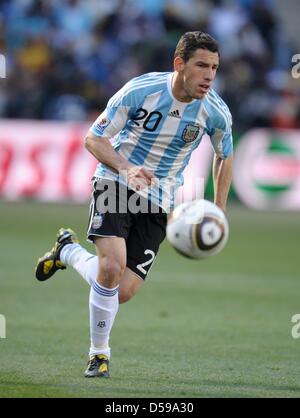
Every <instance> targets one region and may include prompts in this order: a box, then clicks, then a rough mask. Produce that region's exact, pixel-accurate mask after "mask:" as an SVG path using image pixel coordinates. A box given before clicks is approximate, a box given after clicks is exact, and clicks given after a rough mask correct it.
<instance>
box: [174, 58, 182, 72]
mask: <svg viewBox="0 0 300 418" xmlns="http://www.w3.org/2000/svg"><path fill="white" fill-rule="evenodd" d="M173 64H174V70H175V71H178V72H181V71H183V69H184V61H183V59H182V58H180V57H175V58H174V63H173Z"/></svg>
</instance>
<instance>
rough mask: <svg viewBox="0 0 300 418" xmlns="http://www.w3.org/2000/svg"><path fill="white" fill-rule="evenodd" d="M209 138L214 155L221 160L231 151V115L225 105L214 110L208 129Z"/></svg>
mask: <svg viewBox="0 0 300 418" xmlns="http://www.w3.org/2000/svg"><path fill="white" fill-rule="evenodd" d="M209 135H210V140H211V144H212V146H213V149H214V151H215V153H216V155H217V156H218V157H220V158H222V159H223V160H225V159H226V158H228V157H229V155H230V154H232V152H233V138H232V116H231V113H230V111H229V109H228V107H227V106H226V107H225V106H220V107H219V108H218V111H215V112H214V116H213V118H212V126H211V129H210V133H209Z"/></svg>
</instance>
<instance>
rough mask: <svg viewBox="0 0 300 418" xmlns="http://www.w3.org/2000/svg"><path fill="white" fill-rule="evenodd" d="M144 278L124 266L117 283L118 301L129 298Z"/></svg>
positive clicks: (121, 301) (122, 301)
mask: <svg viewBox="0 0 300 418" xmlns="http://www.w3.org/2000/svg"><path fill="white" fill-rule="evenodd" d="M143 283H144V280H143V279H141V278H140V277H139V276H137V275H136V274H135V273H134V272H133V271H132V270H131V269H130V268H129V267H126V269H125V272H124V274H123V276H122V279H121V281H120V285H119V302H120V303H124V302H127V301H128V300H130V299H131V298H132V297H133V296H134V295H135V294H136V293H137V292H138V290H139V289H140V287H141V286H142V284H143Z"/></svg>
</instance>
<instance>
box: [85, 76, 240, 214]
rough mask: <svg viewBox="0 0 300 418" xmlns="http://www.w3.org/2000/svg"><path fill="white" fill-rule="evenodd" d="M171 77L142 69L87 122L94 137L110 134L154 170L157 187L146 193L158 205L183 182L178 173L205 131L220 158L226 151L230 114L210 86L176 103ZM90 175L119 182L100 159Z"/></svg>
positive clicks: (131, 157) (127, 155) (121, 148)
mask: <svg viewBox="0 0 300 418" xmlns="http://www.w3.org/2000/svg"><path fill="white" fill-rule="evenodd" d="M172 76H173V73H170V72H169V73H148V74H144V75H142V76H140V77H136V78H133V79H132V80H130V81H129V82H128V83H126V84H125V85H124V87H123V88H121V90H119V91H118V92H117V93H116V94H115V95H114V96H113V97H112V98H111V99H110V100H109V102H108V104H107V107H106V109H105V111H104V112H103V113H102V114H101V115H100V116H99V117H98V118H97V120H96V121H95V122H94V124H93V125H92V127H91V131H92V132H93V134H95V135H96V136H98V137H100V138H101V137H108V138H112V137H113V138H114V142H113V146H114V148H115V150H116V151H117V152H118V153H119V154H120V155H121V156H123V157H124V158H126V159H127V160H128V161H130V162H131V163H133V164H136V165H139V166H144V167H145V168H147V169H148V170H150V171H151V172H152V173H154V175H155V176H156V177H157V178H158V179H159V180H160V182H159V190H156V191H153V190H152V191H151V194H150V195H147V197H148V198H150V200H151V201H153V203H155V204H158V205H159V206H162V207H166V206H168V205H169V204H171V206H172V204H173V202H174V199H175V193H176V190H177V188H178V187H179V186H180V185H182V184H183V176H182V172H183V170H184V168H185V167H186V165H187V164H188V162H189V159H190V156H191V153H192V152H193V150H195V149H196V148H197V147H198V145H199V143H200V141H201V139H202V137H203V135H204V134H205V133H206V134H208V135H209V136H210V139H211V144H212V146H213V148H214V151H215V153H216V154H217V155H218V156H220V157H221V158H222V159H225V158H227V157H228V156H229V155H230V154H231V153H232V132H231V125H232V119H231V114H230V111H229V109H228V107H227V106H226V104H225V103H224V101H223V100H222V99H221V98H220V97H219V95H218V94H217V93H216V92H215V91H214V90H212V89H211V90H210V91H209V92H208V93H207V94H206V96H205V97H204V98H203V99H200V100H193V101H192V102H190V103H183V102H180V101H178V100H177V99H176V98H175V97H174V96H173V94H172V87H171V83H172ZM100 140H101V139H100ZM95 176H96V177H101V178H107V179H111V180H117V181H120V182H124V180H123V179H122V176H120V175H118V174H117V173H115V172H114V171H113V170H111V169H110V168H109V167H107V166H106V165H104V164H98V166H97V169H96V172H95ZM170 179H173V183H174V187H172V188H171V189H170V187H169V184H170V183H169V181H170ZM167 185H168V187H167ZM143 193H146V192H140V194H142V195H143ZM144 195H145V194H144ZM145 196H146V195H145ZM149 196H150V197H149ZM169 200H170V201H169ZM163 202H164V203H163ZM166 202H168V203H167V204H166Z"/></svg>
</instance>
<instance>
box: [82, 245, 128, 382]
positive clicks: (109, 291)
mask: <svg viewBox="0 0 300 418" xmlns="http://www.w3.org/2000/svg"><path fill="white" fill-rule="evenodd" d="M95 246H96V251H97V255H98V257H99V260H100V261H101V262H100V265H99V271H98V274H97V278H96V281H95V282H94V283H93V285H92V286H91V291H90V300H89V305H90V337H91V345H90V352H89V355H90V361H89V363H88V367H87V369H86V371H85V376H86V377H108V376H109V371H108V367H109V359H110V347H109V337H110V332H111V329H112V326H113V323H114V320H115V317H116V314H117V312H118V308H119V295H118V289H119V283H120V281H121V278H122V276H123V274H124V272H125V268H126V242H125V239H124V238H119V237H109V238H104V237H101V238H96V239H95Z"/></svg>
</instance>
